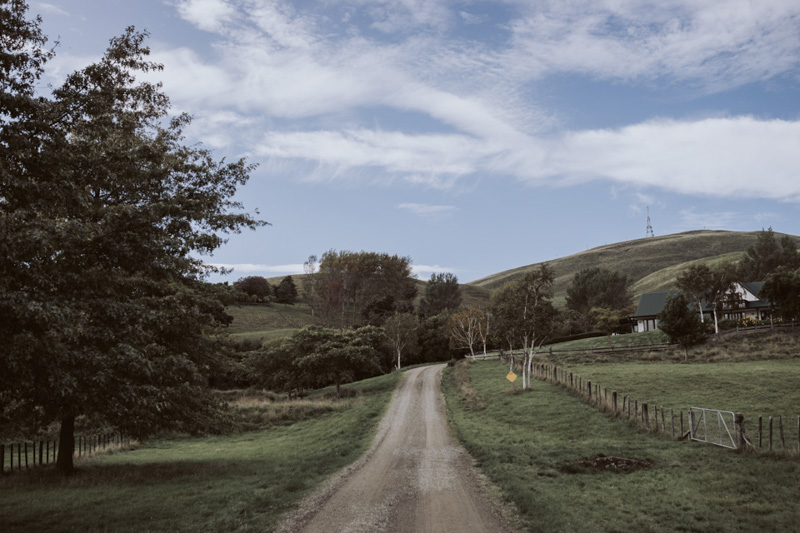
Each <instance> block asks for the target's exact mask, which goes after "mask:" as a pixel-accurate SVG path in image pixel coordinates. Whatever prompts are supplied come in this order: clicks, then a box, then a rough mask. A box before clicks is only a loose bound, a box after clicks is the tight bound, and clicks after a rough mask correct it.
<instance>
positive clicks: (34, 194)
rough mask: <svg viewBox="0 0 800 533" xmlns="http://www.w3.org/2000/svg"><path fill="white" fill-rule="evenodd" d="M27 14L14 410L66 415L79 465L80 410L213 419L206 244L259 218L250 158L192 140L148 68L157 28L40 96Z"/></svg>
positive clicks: (18, 175) (1, 163)
mask: <svg viewBox="0 0 800 533" xmlns="http://www.w3.org/2000/svg"><path fill="white" fill-rule="evenodd" d="M24 12H25V10H24V4H23V3H22V2H11V3H6V4H4V5H3V6H2V8H0V18H1V19H2V24H3V38H2V39H0V47H2V49H1V50H0V58H2V61H0V63H1V64H2V68H3V69H4V70H6V72H12V73H16V74H15V76H16V77H15V79H17V80H21V83H22V85H21V86H17V85H15V83H9V82H8V79H7V78H5V79H4V81H3V87H2V88H3V91H4V93H3V98H2V104H0V105H2V106H3V109H2V116H3V118H2V120H3V122H2V132H0V139H1V140H0V151H1V153H0V173H1V174H2V179H1V180H0V234H2V235H3V239H0V316H2V320H0V337H2V338H3V340H4V347H3V351H4V354H3V357H2V359H0V417H2V418H3V419H4V420H25V421H26V422H27V423H28V425H29V426H31V427H35V426H43V425H46V424H48V423H51V422H53V421H60V422H61V436H60V442H61V444H60V447H59V456H58V460H57V465H58V468H59V469H61V470H62V471H71V470H72V468H73V465H72V453H73V445H74V444H73V442H74V441H73V430H74V425H75V419H76V417H79V416H81V415H85V416H86V417H89V418H90V419H92V420H94V421H96V422H100V423H107V424H111V425H113V426H116V427H117V428H119V429H120V430H121V431H124V432H126V433H128V434H130V435H133V436H144V435H147V434H149V433H151V432H152V431H154V430H156V429H158V428H163V427H172V428H176V429H179V430H184V431H197V430H201V429H204V428H206V427H207V426H208V424H209V420H211V418H210V417H211V415H213V414H214V413H215V412H217V410H218V408H219V406H218V404H217V402H216V401H215V400H214V398H213V396H212V395H211V394H210V391H209V390H208V387H207V381H208V375H209V373H210V372H211V371H212V370H213V369H214V367H215V365H216V361H217V358H218V356H219V353H220V351H221V346H222V345H221V343H220V341H219V340H218V339H217V337H216V335H215V334H214V333H215V331H216V328H217V327H218V326H220V325H223V324H226V323H227V322H228V321H229V317H228V316H227V315H226V314H225V313H224V308H223V306H222V304H221V302H220V298H219V294H218V293H217V289H216V288H215V287H214V286H212V285H211V284H208V283H205V282H204V279H205V276H206V275H207V273H208V272H209V271H210V270H213V269H212V268H211V267H208V266H206V265H205V264H204V263H203V262H202V260H201V259H200V258H199V254H208V253H210V252H212V251H213V250H214V249H216V248H217V247H218V246H219V245H220V244H221V243H222V242H223V238H222V237H220V233H224V232H236V231H239V230H240V229H241V228H243V227H250V228H255V227H256V226H258V225H260V224H261V223H260V222H259V221H257V220H255V219H254V218H253V217H252V216H250V215H248V214H246V213H244V212H243V211H242V206H241V205H240V204H239V203H237V202H234V201H233V200H232V197H233V195H234V193H235V192H236V189H237V188H238V187H239V186H240V185H242V184H244V183H245V182H246V181H247V179H248V177H249V173H250V171H251V166H250V165H248V164H247V163H246V162H245V161H244V160H239V161H234V162H230V163H226V162H224V161H217V160H215V159H214V158H213V157H212V154H211V153H209V152H208V151H207V150H205V149H203V148H202V147H200V146H197V145H186V144H184V142H183V133H182V132H183V129H184V128H185V127H186V126H187V125H188V124H189V122H190V118H189V117H188V116H187V115H179V116H169V115H168V112H169V100H168V98H167V96H166V95H165V94H164V93H163V92H162V91H161V88H160V85H158V84H153V83H149V82H145V81H138V80H141V79H144V78H145V76H144V74H145V73H152V72H157V71H159V70H161V66H160V65H158V64H155V63H152V62H150V61H148V60H147V56H148V54H149V50H148V48H147V47H146V46H144V40H145V37H146V36H145V34H142V33H138V32H136V31H135V30H134V29H132V28H129V29H128V30H127V31H126V32H125V33H124V34H123V35H122V36H120V37H118V38H115V39H113V40H112V41H111V43H110V46H109V48H108V50H107V52H106V53H105V55H104V56H103V57H102V58H101V59H100V60H99V61H98V62H97V63H95V64H92V65H90V66H88V67H86V68H84V69H82V70H80V71H77V72H75V73H73V74H71V75H70V76H68V77H67V79H66V81H65V82H64V83H63V85H61V86H60V87H58V88H56V89H55V90H54V91H53V93H52V95H50V96H47V97H40V98H39V99H36V100H32V99H31V98H32V96H31V95H32V89H31V83H32V81H33V80H35V78H36V76H37V75H38V72H39V70H40V67H41V61H40V60H37V59H36V58H37V57H38V58H39V59H41V58H43V57H44V56H43V55H41V54H39V55H36V53H31V52H30V50H37V49H40V48H41V46H42V44H43V40H42V37H41V35H40V33H39V31H38V22H37V21H33V22H30V21H28V22H26V21H25V20H24V18H22V16H21V15H23V14H24ZM7 32H13V33H7ZM7 35H18V36H21V37H20V39H21V40H22V41H21V42H24V43H25V46H19V43H18V42H15V41H14V40H13V39H8V38H7ZM26 35H27V37H26ZM26 51H27V52H26ZM19 53H23V54H24V53H28V54H29V56H28V59H25V60H12V61H9V60H8V58H9V57H13V56H14V54H19ZM31 54H32V55H31ZM9 65H11V67H10V68H9ZM25 80H28V83H27V85H26V83H25ZM26 99H27V100H26ZM17 100H26V101H27V103H26V104H25V106H21V105H18V104H16V103H14V102H15V101H17ZM23 107H25V112H24V113H23V112H20V111H19V110H20V109H22V108H23Z"/></svg>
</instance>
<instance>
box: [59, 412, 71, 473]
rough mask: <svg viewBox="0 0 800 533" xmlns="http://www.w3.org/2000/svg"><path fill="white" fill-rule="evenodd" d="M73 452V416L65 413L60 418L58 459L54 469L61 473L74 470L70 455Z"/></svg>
mask: <svg viewBox="0 0 800 533" xmlns="http://www.w3.org/2000/svg"><path fill="white" fill-rule="evenodd" d="M74 453H75V416H74V415H67V416H65V417H64V418H63V419H62V420H61V431H60V432H59V434H58V459H56V470H58V471H59V472H61V473H62V474H71V473H72V472H74V471H75V467H74V465H73V464H72V456H73V455H74Z"/></svg>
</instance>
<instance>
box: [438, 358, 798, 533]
mask: <svg viewBox="0 0 800 533" xmlns="http://www.w3.org/2000/svg"><path fill="white" fill-rule="evenodd" d="M641 366H642V367H643V368H647V367H648V366H653V365H641ZM674 366H676V367H677V366H678V365H674ZM693 366H694V365H691V367H693ZM686 368H690V365H686ZM587 370H588V369H587ZM752 370H753V368H752V367H750V366H742V367H741V368H740V370H739V373H740V374H741V375H746V374H748V373H749V372H751V371H752ZM507 372H508V367H507V366H505V365H503V364H500V363H498V362H495V361H489V362H481V363H474V364H472V365H470V367H469V370H468V375H469V376H470V378H471V383H470V384H469V386H468V387H466V388H465V387H463V386H461V384H460V383H457V384H454V383H453V382H452V380H451V379H450V376H452V375H453V371H452V370H450V369H448V371H447V372H446V375H445V380H444V390H445V394H446V397H447V406H448V411H449V414H450V417H451V421H452V423H453V425H454V428H455V430H456V433H457V435H458V436H459V438H460V439H461V441H462V442H463V443H464V444H465V446H466V447H467V449H468V450H469V451H470V453H471V454H472V455H473V457H475V459H476V460H477V462H478V464H479V466H480V468H481V469H482V470H483V471H484V473H486V475H487V476H488V477H489V478H490V479H491V480H492V481H493V482H494V483H495V484H496V485H497V486H498V487H499V488H500V490H501V491H502V493H503V496H504V498H505V499H506V500H507V501H508V502H510V503H512V504H513V505H514V506H515V507H516V509H517V510H518V512H519V516H520V519H521V522H522V523H521V526H522V529H524V530H526V531H558V532H560V531H581V532H584V531H590V532H593V531H620V532H621V531H697V532H700V531H703V532H706V531H725V532H727V531H794V530H796V529H797V524H798V520H800V501H799V500H798V498H797V489H796V486H797V485H796V484H797V479H798V476H799V475H800V462H798V461H797V460H796V459H785V458H772V457H765V456H757V455H753V454H739V453H735V452H732V451H730V450H726V449H722V448H717V447H714V446H711V445H704V444H698V443H691V442H686V441H682V442H678V441H674V440H672V439H667V438H662V437H657V436H654V435H650V434H646V433H642V432H640V431H638V430H636V429H634V428H633V427H631V426H630V425H629V424H628V423H626V422H623V421H620V420H614V419H612V418H610V417H609V416H607V415H605V414H602V413H600V412H599V411H597V410H595V409H594V408H592V407H590V406H588V405H586V404H584V403H582V402H580V401H579V400H578V399H577V398H575V397H574V396H572V395H571V394H569V393H568V392H567V391H565V390H564V389H562V388H560V387H555V386H552V385H550V384H548V383H543V382H539V381H534V383H533V390H532V391H530V392H526V393H517V394H513V393H511V392H510V385H509V382H508V381H506V379H505V375H506V373H507ZM731 374H732V373H729V376H730V375H731ZM470 388H471V389H473V390H474V392H468V393H467V394H464V393H463V392H461V391H464V390H466V391H469V390H470ZM474 394H477V395H479V396H480V398H481V400H480V402H477V403H476V402H475V400H474V398H471V397H470V396H472V395H474ZM601 455H602V456H606V457H609V456H610V457H615V458H624V459H635V460H639V461H641V462H640V463H638V464H634V465H633V466H632V467H631V469H629V470H626V469H623V468H618V469H605V468H602V465H603V464H604V461H605V460H604V459H603V458H599V456H601ZM614 461H615V463H616V464H620V465H624V464H625V463H624V462H623V461H621V460H618V459H615V460H614ZM648 464H649V466H648Z"/></svg>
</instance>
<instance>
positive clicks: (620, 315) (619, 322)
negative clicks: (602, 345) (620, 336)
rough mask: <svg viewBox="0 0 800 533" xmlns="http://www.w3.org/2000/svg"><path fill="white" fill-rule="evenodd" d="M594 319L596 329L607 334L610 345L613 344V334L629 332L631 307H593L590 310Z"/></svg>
mask: <svg viewBox="0 0 800 533" xmlns="http://www.w3.org/2000/svg"><path fill="white" fill-rule="evenodd" d="M590 314H591V315H592V319H593V320H594V324H595V326H594V327H595V329H597V331H601V332H603V333H605V334H606V336H607V337H608V345H609V346H611V335H613V334H615V333H629V332H630V324H629V323H628V317H629V316H630V309H606V308H604V307H593V308H592V310H591V311H590Z"/></svg>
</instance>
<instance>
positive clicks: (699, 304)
mask: <svg viewBox="0 0 800 533" xmlns="http://www.w3.org/2000/svg"><path fill="white" fill-rule="evenodd" d="M697 307H698V308H699V309H700V322H705V320H703V301H702V300H701V301H699V302H697Z"/></svg>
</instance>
